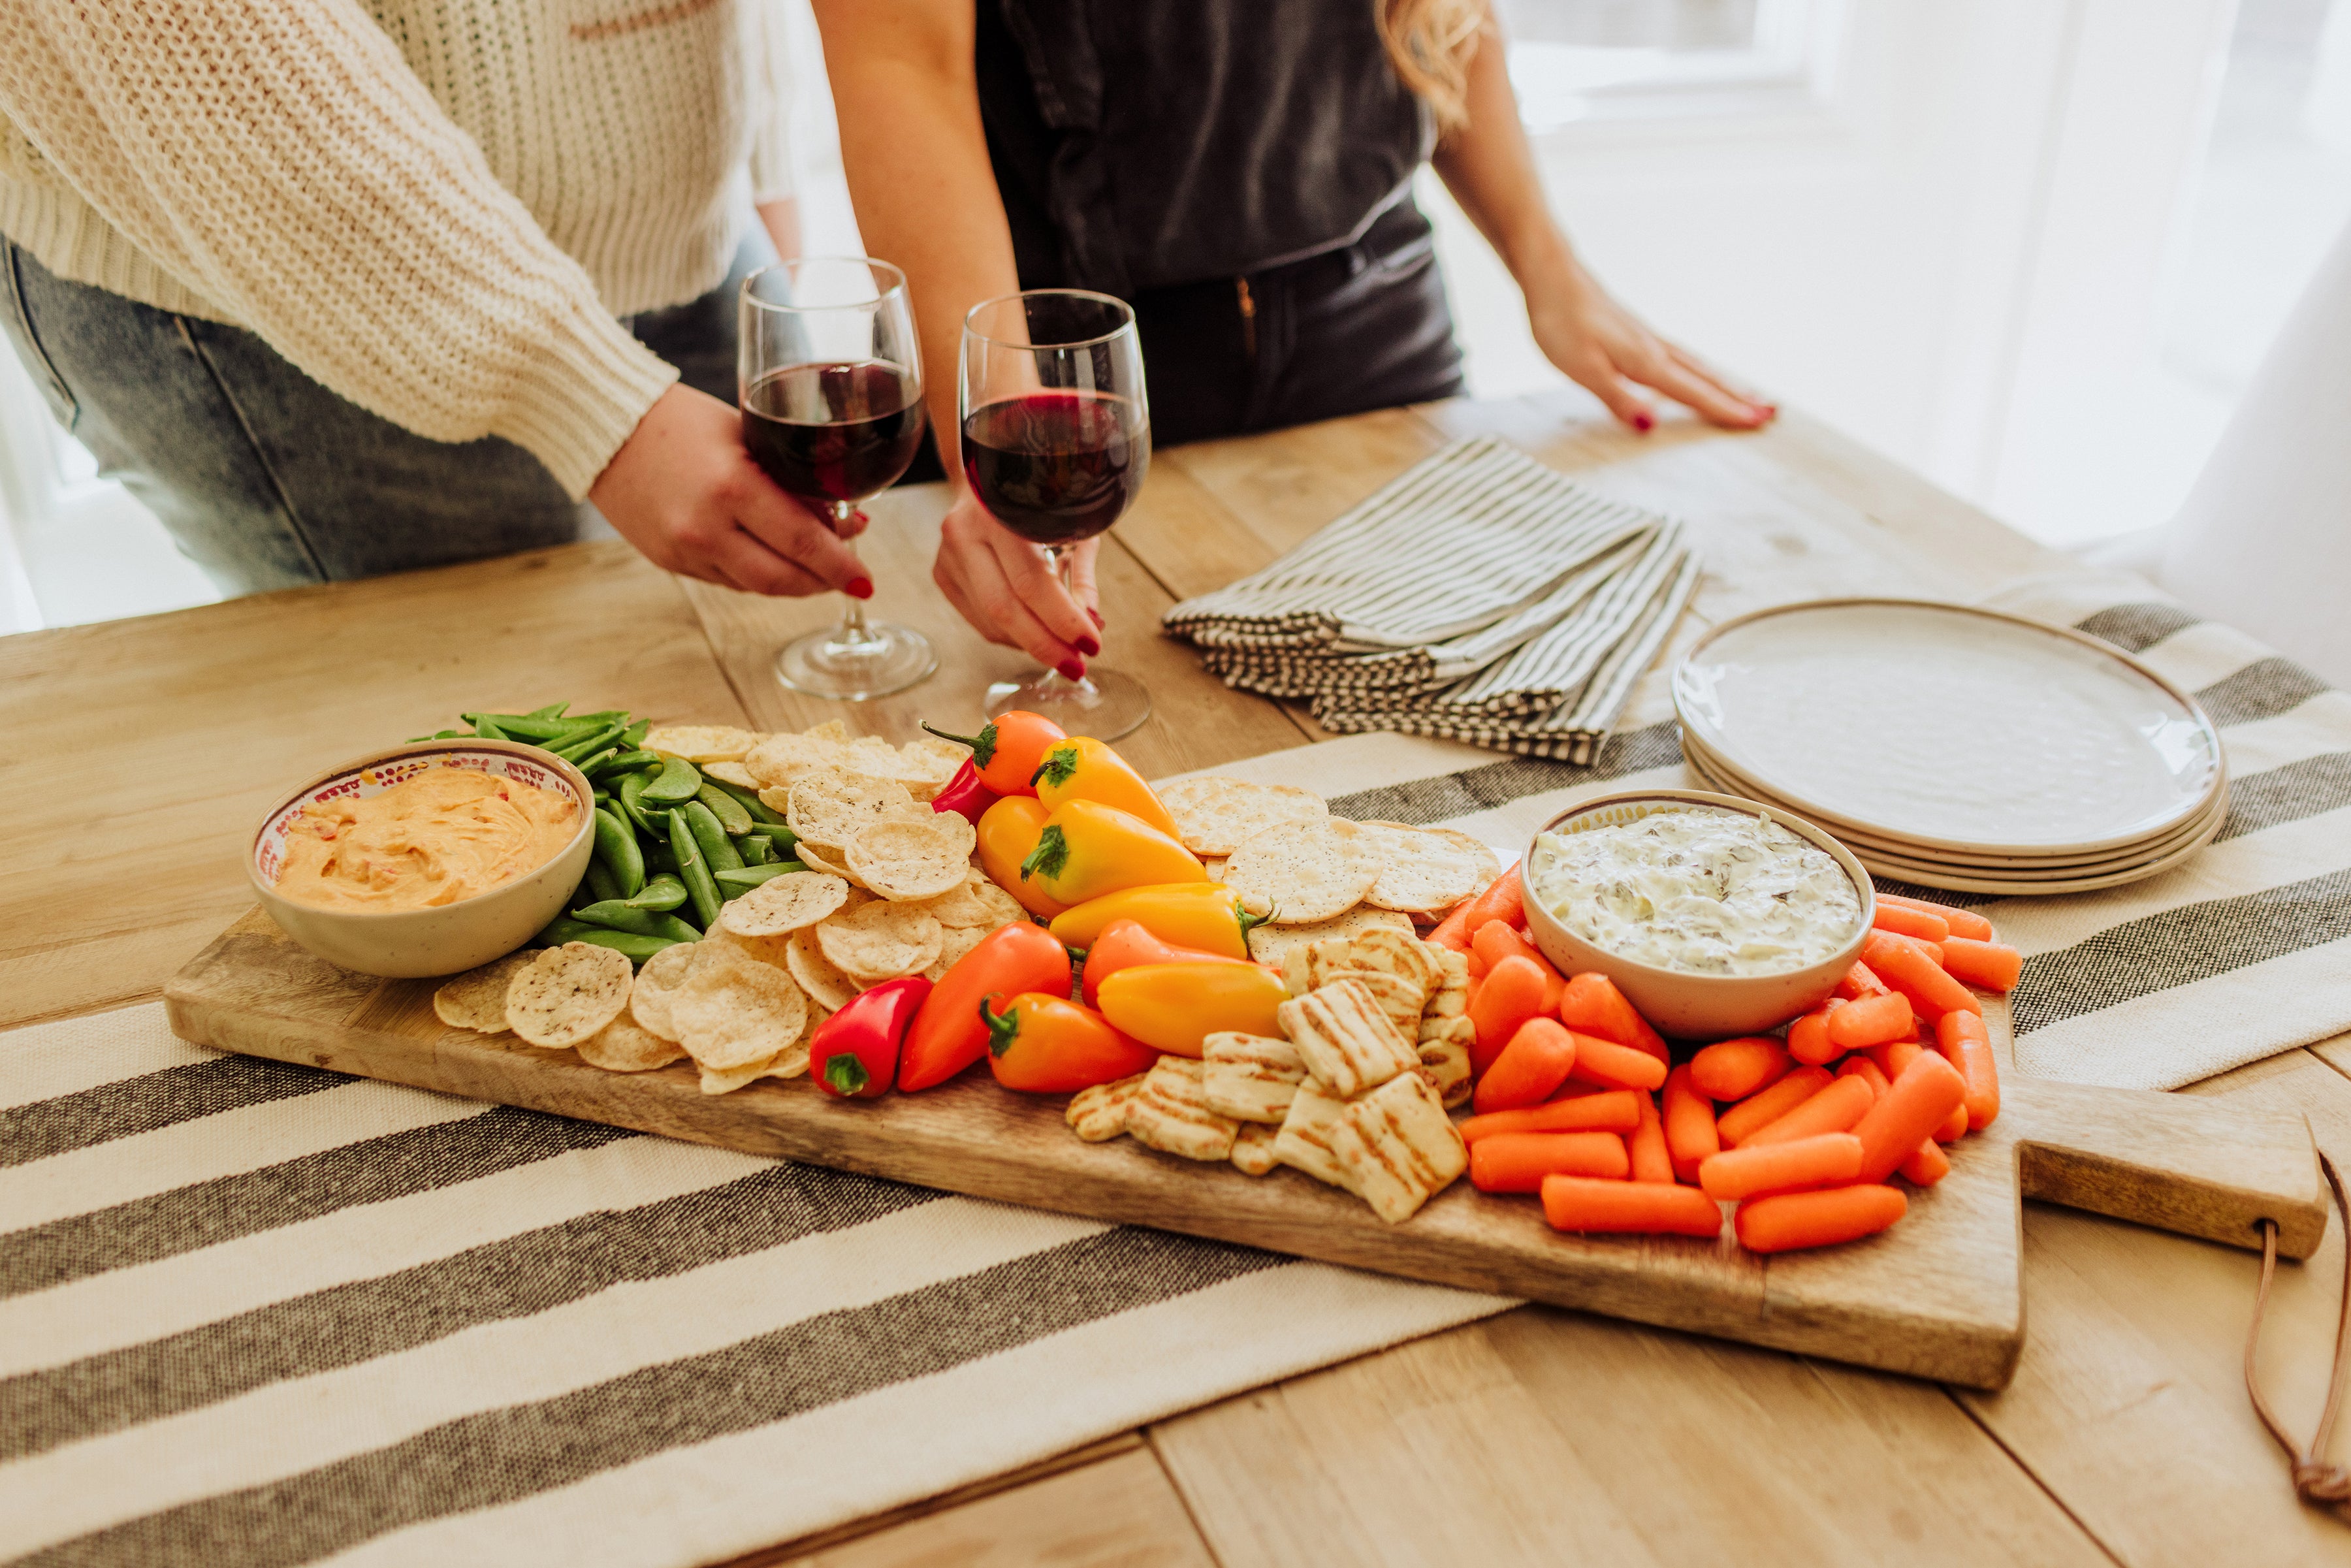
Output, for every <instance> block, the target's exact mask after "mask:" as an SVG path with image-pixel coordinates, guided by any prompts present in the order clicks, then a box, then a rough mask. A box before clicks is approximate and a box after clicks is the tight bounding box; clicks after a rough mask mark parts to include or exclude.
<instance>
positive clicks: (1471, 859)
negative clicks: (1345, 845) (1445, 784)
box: [1355, 821, 1502, 915]
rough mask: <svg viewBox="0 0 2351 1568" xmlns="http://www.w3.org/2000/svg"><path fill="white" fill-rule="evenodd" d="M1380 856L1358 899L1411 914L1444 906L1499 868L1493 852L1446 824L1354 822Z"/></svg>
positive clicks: (1494, 874) (1483, 882) (1476, 888)
mask: <svg viewBox="0 0 2351 1568" xmlns="http://www.w3.org/2000/svg"><path fill="white" fill-rule="evenodd" d="M1355 825H1356V826H1357V827H1359V828H1361V829H1363V830H1364V834H1365V836H1366V837H1367V838H1368V839H1369V840H1370V841H1371V845H1372V852H1374V854H1376V855H1378V856H1379V857H1380V879H1379V880H1378V881H1377V882H1375V883H1373V884H1372V891H1371V892H1369V893H1367V894H1364V903H1365V904H1370V905H1372V906H1373V907H1374V908H1375V909H1401V910H1405V911H1407V912H1409V913H1412V914H1416V915H1426V914H1428V913H1430V912H1431V911H1434V910H1439V909H1449V908H1451V907H1452V906H1453V905H1454V904H1458V903H1460V902H1461V901H1462V900H1463V899H1465V898H1468V896H1470V895H1471V894H1475V893H1477V892H1479V890H1481V889H1482V888H1484V887H1485V885H1486V884H1487V883H1489V882H1492V881H1493V880H1494V879H1495V878H1496V877H1497V876H1499V875H1500V874H1501V873H1502V862H1500V860H1499V859H1498V858H1497V857H1496V856H1495V854H1494V852H1493V851H1492V850H1490V849H1488V848H1487V847H1486V845H1485V844H1484V843H1483V842H1481V841H1479V840H1477V839H1473V838H1471V837H1470V836H1469V835H1468V834H1467V833H1464V832H1460V831H1457V830H1455V829H1452V828H1416V827H1414V826H1413V825H1412V824H1411V823H1409V822H1382V821H1369V822H1358V823H1356V824H1355Z"/></svg>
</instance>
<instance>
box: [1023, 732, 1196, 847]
mask: <svg viewBox="0 0 2351 1568" xmlns="http://www.w3.org/2000/svg"><path fill="white" fill-rule="evenodd" d="M1029 782H1030V783H1031V784H1033V785H1035V786H1036V787H1037V799H1039V800H1042V801H1044V802H1045V804H1047V805H1048V806H1056V807H1058V806H1061V805H1065V804H1067V803H1068V802H1070V801H1071V800H1092V801H1096V802H1098V803H1100V804H1102V805H1104V806H1115V807H1117V808H1118V809H1119V810H1122V811H1124V812H1126V813H1127V814H1128V815H1129V816H1134V817H1140V818H1142V819H1143V820H1144V821H1146V822H1148V823H1150V824H1151V825H1152V826H1153V827H1155V828H1156V829H1158V830H1159V831H1161V832H1163V833H1165V834H1166V835H1167V836H1168V837H1169V838H1171V839H1181V838H1182V837H1183V836H1184V833H1183V831H1182V830H1181V829H1179V828H1178V827H1176V825H1175V817H1174V816H1173V815H1171V814H1170V813H1169V811H1168V810H1167V808H1166V807H1165V806H1163V805H1161V804H1160V803H1159V797H1158V796H1157V795H1155V794H1154V793H1152V789H1151V786H1150V785H1148V784H1145V783H1144V781H1143V775H1142V774H1140V773H1137V772H1136V771H1135V770H1134V768H1132V767H1130V766H1129V765H1128V763H1127V760H1126V758H1123V757H1121V756H1120V755H1119V754H1118V753H1117V752H1115V751H1113V750H1112V749H1111V748H1110V747H1108V746H1106V745H1104V744H1103V743H1102V742H1101V741H1099V740H1096V739H1094V738H1093V737H1092V736H1087V735H1073V736H1071V737H1069V738H1068V739H1067V740H1058V741H1055V742H1054V743H1053V744H1052V745H1051V746H1049V747H1046V748H1045V758H1044V760H1043V761H1041V762H1040V763H1039V764H1038V765H1037V771H1036V772H1035V774H1033V775H1032V776H1031V777H1030V779H1029Z"/></svg>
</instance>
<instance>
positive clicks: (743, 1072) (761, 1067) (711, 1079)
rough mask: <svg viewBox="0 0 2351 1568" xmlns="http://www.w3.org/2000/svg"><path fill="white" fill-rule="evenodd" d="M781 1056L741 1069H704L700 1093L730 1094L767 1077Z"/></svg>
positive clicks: (777, 1053) (771, 1057) (781, 1054)
mask: <svg viewBox="0 0 2351 1568" xmlns="http://www.w3.org/2000/svg"><path fill="white" fill-rule="evenodd" d="M783 1054H784V1053H783V1052H782V1051H778V1052H776V1054H775V1055H774V1056H770V1057H767V1058H764V1059H763V1060H761V1061H754V1062H750V1063H748V1064H747V1065H745V1066H742V1067H729V1068H726V1069H723V1070H722V1069H719V1068H716V1067H705V1068H704V1069H703V1070H702V1092H704V1093H705V1094H732V1093H734V1092H735V1091H737V1089H740V1088H742V1087H743V1086H744V1085H746V1084H747V1083H752V1082H758V1080H759V1079H762V1078H765V1077H766V1076H768V1071H769V1070H770V1069H772V1068H773V1067H774V1066H775V1065H776V1063H777V1062H778V1061H780V1060H781V1059H782V1057H783Z"/></svg>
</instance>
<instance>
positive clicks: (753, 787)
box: [697, 762, 759, 795]
mask: <svg viewBox="0 0 2351 1568" xmlns="http://www.w3.org/2000/svg"><path fill="white" fill-rule="evenodd" d="M697 766H698V767H700V768H701V769H702V776H703V777H704V778H705V779H717V780H718V781H719V782H720V783H721V784H732V785H734V786H735V788H737V789H748V790H749V791H751V793H753V794H754V795H756V794H758V792H759V781H758V779H754V778H752V777H751V770H750V769H749V768H746V767H744V766H743V765H742V764H741V763H739V762H704V763H700V764H697Z"/></svg>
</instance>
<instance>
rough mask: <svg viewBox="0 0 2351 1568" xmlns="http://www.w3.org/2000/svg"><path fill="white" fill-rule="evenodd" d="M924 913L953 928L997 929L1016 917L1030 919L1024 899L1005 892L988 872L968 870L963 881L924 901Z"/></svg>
mask: <svg viewBox="0 0 2351 1568" xmlns="http://www.w3.org/2000/svg"><path fill="white" fill-rule="evenodd" d="M923 913H924V914H925V915H929V916H930V917H931V918H932V919H934V920H935V921H937V922H938V923H939V924H940V925H944V926H946V928H947V929H948V930H950V931H955V930H961V929H967V928H972V927H977V929H979V930H982V931H993V930H995V929H996V928H997V927H998V926H999V925H1009V924H1011V923H1012V922H1013V921H1015V920H1026V919H1028V918H1029V915H1028V912H1027V911H1025V910H1023V909H1022V908H1021V907H1020V901H1019V900H1018V899H1016V898H1014V897H1013V896H1012V895H1011V894H1008V893H1007V892H1005V891H1004V890H1003V889H1002V888H1000V887H998V886H997V885H996V883H993V882H990V881H989V880H988V877H987V873H986V872H984V871H978V870H967V871H966V872H965V873H964V878H963V882H962V883H960V884H959V885H957V886H956V887H953V888H950V889H948V890H947V891H946V892H945V893H943V894H939V895H938V896H937V897H936V898H931V899H925V900H924V902H923Z"/></svg>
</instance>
